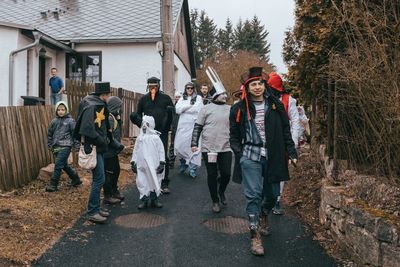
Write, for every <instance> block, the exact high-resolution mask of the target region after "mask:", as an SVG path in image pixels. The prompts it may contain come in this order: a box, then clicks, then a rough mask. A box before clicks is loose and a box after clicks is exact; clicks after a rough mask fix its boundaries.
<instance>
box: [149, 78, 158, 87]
mask: <svg viewBox="0 0 400 267" xmlns="http://www.w3.org/2000/svg"><path fill="white" fill-rule="evenodd" d="M147 84H157V85H160V79H158V78H157V77H150V78H148V79H147Z"/></svg>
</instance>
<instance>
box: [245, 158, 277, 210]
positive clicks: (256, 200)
mask: <svg viewBox="0 0 400 267" xmlns="http://www.w3.org/2000/svg"><path fill="white" fill-rule="evenodd" d="M240 167H241V169H242V177H243V191H244V195H245V197H246V212H247V214H248V215H250V214H254V215H256V218H258V217H259V216H260V214H261V213H262V209H263V208H264V210H266V209H268V208H269V210H271V209H272V207H273V206H274V205H275V201H276V198H277V196H278V194H279V182H278V183H264V177H263V173H264V171H265V168H267V160H266V158H265V157H261V160H260V161H253V160H250V159H248V158H247V157H245V156H242V157H241V158H240ZM263 200H264V201H263ZM271 203H273V205H272V206H271ZM270 206H271V207H270Z"/></svg>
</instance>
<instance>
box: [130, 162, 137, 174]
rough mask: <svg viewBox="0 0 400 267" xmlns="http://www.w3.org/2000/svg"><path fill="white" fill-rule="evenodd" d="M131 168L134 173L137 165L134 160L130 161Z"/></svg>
mask: <svg viewBox="0 0 400 267" xmlns="http://www.w3.org/2000/svg"><path fill="white" fill-rule="evenodd" d="M131 169H132V171H133V172H134V173H137V166H136V162H134V161H131Z"/></svg>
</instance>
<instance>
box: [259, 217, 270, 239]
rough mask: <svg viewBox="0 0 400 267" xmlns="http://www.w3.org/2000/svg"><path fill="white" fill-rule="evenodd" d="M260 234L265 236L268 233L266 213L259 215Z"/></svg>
mask: <svg viewBox="0 0 400 267" xmlns="http://www.w3.org/2000/svg"><path fill="white" fill-rule="evenodd" d="M259 221H260V229H259V231H260V234H262V235H264V236H267V235H269V234H270V232H269V226H268V215H264V214H263V215H261V216H260V220H259Z"/></svg>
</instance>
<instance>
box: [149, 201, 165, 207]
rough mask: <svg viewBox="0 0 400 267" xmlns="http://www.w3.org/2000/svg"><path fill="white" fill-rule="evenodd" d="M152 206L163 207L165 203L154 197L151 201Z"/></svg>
mask: <svg viewBox="0 0 400 267" xmlns="http://www.w3.org/2000/svg"><path fill="white" fill-rule="evenodd" d="M151 206H152V207H153V208H162V207H163V204H162V203H161V202H160V201H159V200H158V199H154V200H152V201H151Z"/></svg>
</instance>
